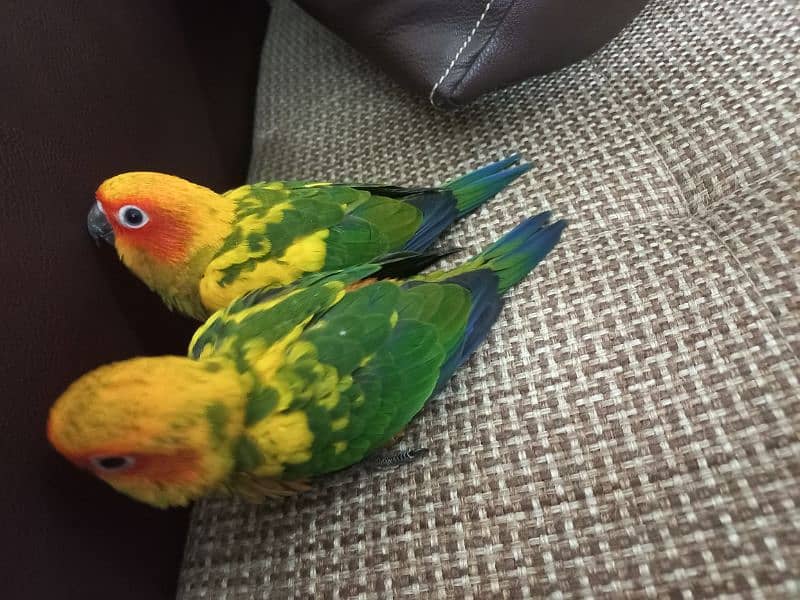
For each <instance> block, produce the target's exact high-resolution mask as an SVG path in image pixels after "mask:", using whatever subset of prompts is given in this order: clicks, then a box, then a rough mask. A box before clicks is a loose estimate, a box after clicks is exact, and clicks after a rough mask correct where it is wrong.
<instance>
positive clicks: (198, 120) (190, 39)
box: [0, 0, 267, 600]
mask: <svg viewBox="0 0 800 600" xmlns="http://www.w3.org/2000/svg"><path fill="white" fill-rule="evenodd" d="M266 12H267V6H266V4H265V3H263V2H262V1H260V0H247V1H242V2H237V3H233V4H225V5H224V6H223V5H220V6H219V7H217V3H213V2H210V1H202V2H196V1H195V2H177V1H172V2H163V1H157V0H143V1H140V2H77V1H68V2H45V1H43V0H30V1H26V2H4V3H2V5H0V29H1V30H2V31H0V89H1V90H2V94H0V146H1V147H0V183H1V184H2V185H0V194H1V195H2V209H3V216H2V219H0V240H2V252H0V267H1V268H0V273H1V274H2V282H1V283H0V286H2V292H1V293H2V306H3V309H4V310H3V326H2V328H0V345H2V359H1V360H0V371H1V373H0V381H2V394H1V395H0V402H2V406H0V450H1V451H2V455H3V456H2V460H0V482H2V493H0V532H2V533H1V534H0V540H1V541H0V545H1V547H2V555H0V563H1V564H2V565H3V569H2V571H3V575H2V577H0V597H2V598H9V599H11V598H37V599H38V598H59V599H61V598H81V599H84V600H90V599H103V600H107V599H108V598H114V599H115V600H142V599H145V598H146V599H148V600H152V599H158V598H172V597H174V593H175V585H176V581H177V577H178V571H179V565H180V560H181V554H182V549H183V542H184V535H185V529H186V514H185V512H182V511H173V512H160V511H157V510H154V509H151V508H147V507H145V506H143V505H139V504H136V503H134V502H133V501H131V500H128V499H126V498H125V497H123V496H121V495H120V494H118V493H116V492H114V491H113V490H111V489H110V488H108V487H107V486H105V485H104V484H101V483H99V482H97V481H95V480H94V479H93V478H91V477H89V476H88V475H86V474H83V473H80V472H78V471H77V470H76V469H75V468H74V467H72V466H71V465H69V464H68V463H67V462H66V461H64V460H63V459H62V458H61V457H59V456H57V455H56V454H55V452H54V451H52V450H51V449H50V448H49V446H48V445H47V441H46V439H45V432H44V427H45V422H46V417H47V411H48V409H49V406H50V404H51V403H52V402H53V400H54V399H55V397H56V396H57V395H58V394H59V393H60V392H61V391H63V389H64V388H65V387H66V386H67V385H68V383H69V382H70V381H71V380H73V379H74V378H76V377H77V376H79V375H80V374H82V373H83V372H85V371H87V370H88V369H91V368H93V367H95V366H97V365H99V364H101V363H104V362H108V361H111V360H115V359H121V358H125V357H129V356H132V355H135V354H141V353H148V354H155V353H166V352H181V351H183V349H184V348H185V346H186V343H187V339H188V338H187V336H188V335H189V333H190V331H191V330H192V328H193V325H192V324H190V323H187V322H184V321H181V320H180V319H179V318H178V317H177V316H175V315H173V314H170V313H168V312H167V311H166V310H165V309H163V308H162V307H161V305H160V303H159V301H158V299H157V298H155V297H154V296H153V295H152V294H150V292H149V291H148V290H146V289H144V288H143V286H141V285H140V284H139V283H138V282H137V281H136V280H134V278H133V277H131V276H130V275H129V274H128V273H126V272H125V270H124V268H123V267H122V266H121V265H120V264H119V263H118V262H117V260H116V259H115V257H114V256H112V253H111V251H110V249H109V248H106V247H104V248H96V247H95V246H93V245H92V243H91V241H90V240H89V237H88V235H87V234H86V230H85V215H86V211H87V209H88V207H89V204H90V202H91V201H92V194H93V192H94V189H95V187H96V186H97V185H98V183H99V182H100V181H101V180H102V179H103V178H105V177H108V176H109V175H112V174H114V173H117V172H119V171H124V170H131V169H156V170H163V171H169V172H173V173H176V174H179V175H183V176H185V177H189V178H191V179H194V180H197V181H199V182H203V183H205V184H208V185H210V186H212V187H215V188H222V189H224V188H226V187H228V186H233V185H237V184H239V183H241V182H242V181H243V180H244V177H245V171H246V167H247V164H246V163H247V158H248V156H249V150H250V133H251V125H250V122H251V114H252V102H253V97H254V86H255V75H256V68H257V64H258V58H259V52H260V42H261V39H262V34H263V29H264V25H265V22H266Z"/></svg>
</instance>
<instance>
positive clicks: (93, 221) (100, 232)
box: [86, 203, 114, 246]
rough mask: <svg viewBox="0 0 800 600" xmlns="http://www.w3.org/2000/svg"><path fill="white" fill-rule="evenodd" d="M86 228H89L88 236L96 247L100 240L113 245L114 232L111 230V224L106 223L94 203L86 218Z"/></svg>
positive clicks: (103, 215) (102, 213) (104, 217)
mask: <svg viewBox="0 0 800 600" xmlns="http://www.w3.org/2000/svg"><path fill="white" fill-rule="evenodd" d="M86 226H87V227H88V228H89V235H90V236H92V239H93V240H94V241H95V242H97V244H98V245H99V243H100V240H103V241H104V242H106V243H108V244H111V245H112V246H113V245H114V230H113V229H112V228H111V223H109V222H108V219H107V218H106V215H105V213H104V212H103V210H102V209H101V208H100V205H99V204H97V203H94V204H93V205H92V208H91V209H90V210H89V215H88V216H87V217H86Z"/></svg>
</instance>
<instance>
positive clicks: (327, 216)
mask: <svg viewBox="0 0 800 600" xmlns="http://www.w3.org/2000/svg"><path fill="white" fill-rule="evenodd" d="M226 196H229V197H230V198H232V199H233V200H234V201H235V203H236V209H235V226H234V228H233V230H232V232H231V233H230V234H229V236H228V237H227V238H226V239H225V241H224V242H223V244H222V246H221V247H220V249H219V251H218V252H217V253H216V255H215V259H218V258H220V257H224V256H225V255H227V254H229V253H231V252H236V255H235V256H236V257H237V258H236V259H235V260H231V261H229V262H230V263H232V264H226V265H225V267H224V268H221V269H220V273H218V274H216V275H215V277H216V278H217V283H218V284H219V285H220V286H226V285H228V284H230V283H231V282H233V281H235V280H236V279H237V278H238V277H239V276H240V275H241V274H242V273H247V272H249V271H252V270H253V269H254V268H255V267H256V265H258V264H259V263H261V262H263V261H266V260H269V259H280V258H281V257H282V256H283V255H284V253H285V252H286V250H287V248H289V246H290V245H291V244H292V243H293V242H295V241H296V240H298V239H301V238H303V237H305V236H308V235H310V234H312V233H315V232H318V231H322V230H327V231H328V235H327V239H326V240H325V245H326V252H325V263H324V265H323V267H322V269H321V270H324V271H329V270H335V269H342V268H346V267H349V266H352V265H357V264H363V263H365V262H368V261H370V260H373V259H375V258H376V257H378V256H381V255H383V254H386V253H388V252H390V251H393V250H397V249H400V248H402V246H403V244H405V242H406V241H408V240H409V239H410V238H411V237H412V236H413V235H414V233H415V232H416V231H417V228H418V227H419V225H420V223H421V221H422V211H421V210H420V209H418V208H417V207H415V206H413V205H412V204H409V203H408V202H405V201H403V200H399V199H393V198H388V197H382V196H377V195H373V194H371V193H370V192H369V191H365V190H359V189H355V188H353V187H349V186H347V185H331V184H326V183H316V182H299V181H284V182H282V181H274V182H262V183H257V184H252V185H247V186H242V187H240V188H237V189H235V190H232V191H230V192H228V193H227V194H226ZM241 247H244V248H246V252H244V253H242V252H240V251H237V249H238V248H241Z"/></svg>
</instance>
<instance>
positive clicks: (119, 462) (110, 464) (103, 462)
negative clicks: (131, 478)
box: [91, 456, 136, 472]
mask: <svg viewBox="0 0 800 600" xmlns="http://www.w3.org/2000/svg"><path fill="white" fill-rule="evenodd" d="M91 461H92V464H93V465H94V466H95V468H97V469H98V470H100V471H106V472H114V471H124V470H125V469H128V468H130V467H132V466H133V465H135V464H136V460H135V459H134V458H133V457H131V456H93V457H92V459H91Z"/></svg>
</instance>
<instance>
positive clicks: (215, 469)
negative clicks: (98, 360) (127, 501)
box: [47, 356, 246, 508]
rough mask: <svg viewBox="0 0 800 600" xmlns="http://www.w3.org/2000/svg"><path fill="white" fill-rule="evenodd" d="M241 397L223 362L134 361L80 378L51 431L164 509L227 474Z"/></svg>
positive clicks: (123, 486)
mask: <svg viewBox="0 0 800 600" xmlns="http://www.w3.org/2000/svg"><path fill="white" fill-rule="evenodd" d="M245 397H246V393H245V392H244V390H243V387H242V382H241V380H240V379H239V377H238V376H237V374H236V372H235V370H233V369H232V368H230V367H227V366H226V365H224V364H220V363H216V362H198V361H193V360H191V359H188V358H181V357H176V356H167V357H163V356H162V357H156V358H135V359H132V360H127V361H124V362H119V363H113V364H110V365H106V366H103V367H100V368H98V369H95V370H94V371H92V372H90V373H88V374H86V375H84V376H83V377H81V378H80V379H78V380H77V381H75V382H74V383H73V384H72V385H71V386H70V387H69V388H68V389H67V390H66V391H65V392H64V393H63V394H62V395H61V397H59V399H58V400H57V401H56V403H55V404H54V405H53V407H52V409H51V410H50V418H49V421H48V423H47V437H48V439H49V440H50V443H52V444H53V446H54V447H55V448H56V449H57V450H58V451H59V452H60V453H61V454H63V455H64V456H65V457H66V458H67V459H69V460H70V461H71V462H73V463H74V464H75V465H77V466H79V467H81V468H84V469H88V470H89V471H91V472H93V473H94V474H95V475H97V476H98V477H100V478H101V479H103V480H104V481H106V482H107V483H109V484H110V485H111V486H113V487H114V488H116V489H117V490H119V491H120V492H123V493H125V494H127V495H129V496H131V497H133V498H135V499H137V500H140V501H142V502H146V503H148V504H152V505H154V506H158V507H162V508H163V507H167V506H173V505H185V504H187V503H188V502H190V501H192V500H194V499H196V498H199V497H201V496H203V495H204V494H206V493H208V492H209V491H211V490H213V489H214V488H216V487H218V486H220V485H221V484H222V483H224V481H225V480H226V479H227V478H228V476H229V475H230V473H231V471H232V469H233V466H234V458H233V447H234V443H235V441H236V439H237V437H238V436H239V435H240V434H241V432H242V428H243V426H244V425H243V423H244V405H245Z"/></svg>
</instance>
